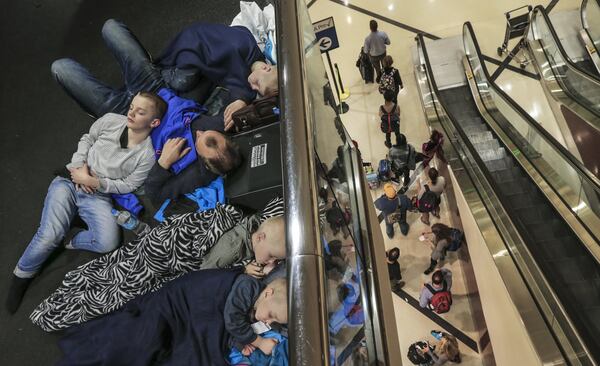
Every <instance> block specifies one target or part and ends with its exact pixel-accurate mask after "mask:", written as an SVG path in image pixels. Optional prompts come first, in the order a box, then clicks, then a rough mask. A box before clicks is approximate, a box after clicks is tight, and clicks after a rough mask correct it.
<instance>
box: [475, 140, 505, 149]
mask: <svg viewBox="0 0 600 366" xmlns="http://www.w3.org/2000/svg"><path fill="white" fill-rule="evenodd" d="M473 147H474V148H475V150H477V151H486V150H498V149H499V148H500V144H499V143H498V140H488V141H483V142H474V143H473Z"/></svg>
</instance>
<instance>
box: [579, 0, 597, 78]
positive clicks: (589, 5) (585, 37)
mask: <svg viewBox="0 0 600 366" xmlns="http://www.w3.org/2000/svg"><path fill="white" fill-rule="evenodd" d="M579 11H580V16H581V25H582V27H583V29H582V30H581V39H582V41H583V44H584V46H585V49H586V51H587V54H588V56H589V58H590V61H591V63H592V64H593V66H594V69H595V71H596V72H598V73H600V54H599V53H598V51H599V50H600V2H599V1H598V0H583V1H582V2H581V8H580V9H579Z"/></svg>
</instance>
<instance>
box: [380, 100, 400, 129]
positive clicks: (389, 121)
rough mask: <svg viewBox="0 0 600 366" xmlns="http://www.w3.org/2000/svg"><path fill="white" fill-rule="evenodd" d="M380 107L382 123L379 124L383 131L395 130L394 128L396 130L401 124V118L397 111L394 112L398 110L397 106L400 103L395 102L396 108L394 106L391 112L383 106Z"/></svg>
mask: <svg viewBox="0 0 600 366" xmlns="http://www.w3.org/2000/svg"><path fill="white" fill-rule="evenodd" d="M380 108H381V112H382V114H381V124H380V125H379V127H380V128H381V132H383V133H392V132H394V130H396V129H397V128H398V126H399V124H400V118H399V117H398V115H397V114H396V113H394V112H396V108H398V105H396V104H394V108H392V111H391V112H390V113H388V112H386V110H385V109H383V106H381V107H380Z"/></svg>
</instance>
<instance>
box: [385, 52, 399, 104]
mask: <svg viewBox="0 0 600 366" xmlns="http://www.w3.org/2000/svg"><path fill="white" fill-rule="evenodd" d="M382 64H383V73H382V74H381V80H379V92H380V93H381V94H383V93H385V91H386V90H391V91H393V92H394V94H395V96H394V103H396V104H398V93H400V89H402V88H404V85H402V78H401V77H400V72H398V69H396V68H395V67H392V65H393V64H394V59H393V58H392V56H389V55H387V56H385V57H384V58H383V61H382Z"/></svg>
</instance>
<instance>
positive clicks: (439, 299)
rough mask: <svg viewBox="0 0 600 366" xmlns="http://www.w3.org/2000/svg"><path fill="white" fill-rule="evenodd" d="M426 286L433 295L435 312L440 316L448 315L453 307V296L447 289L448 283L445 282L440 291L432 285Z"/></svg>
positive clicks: (432, 302) (432, 301)
mask: <svg viewBox="0 0 600 366" xmlns="http://www.w3.org/2000/svg"><path fill="white" fill-rule="evenodd" d="M425 286H426V287H427V289H428V290H429V291H431V293H432V294H433V297H432V298H431V302H430V305H431V307H432V308H433V311H435V312H436V313H438V314H443V313H447V312H448V311H449V310H450V306H451V305H452V294H451V293H450V291H448V289H447V288H446V281H444V282H443V286H442V288H441V289H440V290H435V289H434V288H433V287H432V286H431V285H430V284H425Z"/></svg>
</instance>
